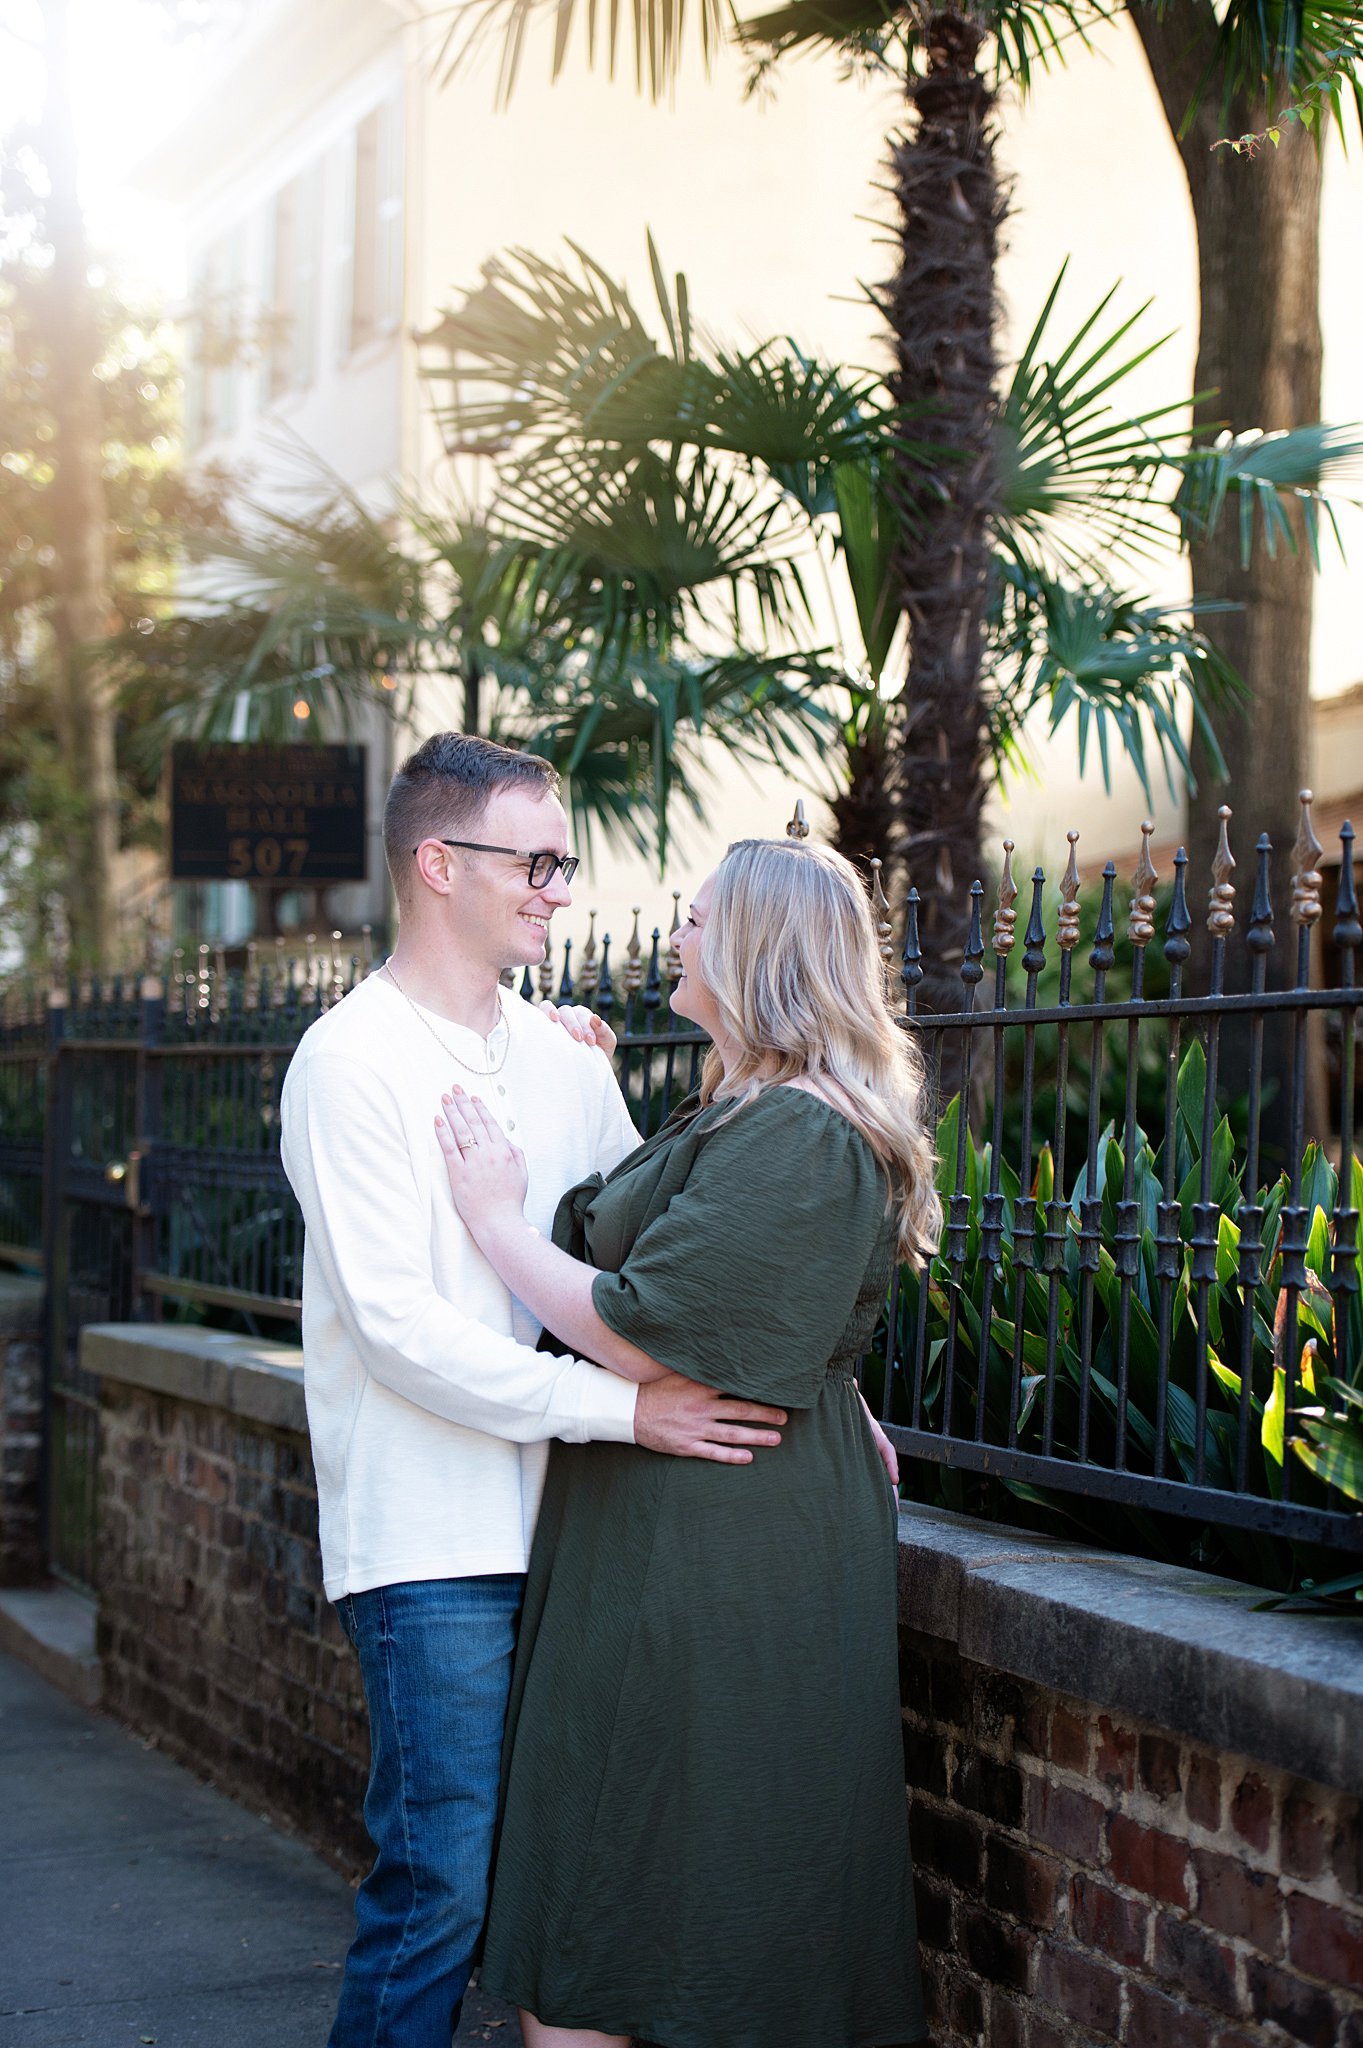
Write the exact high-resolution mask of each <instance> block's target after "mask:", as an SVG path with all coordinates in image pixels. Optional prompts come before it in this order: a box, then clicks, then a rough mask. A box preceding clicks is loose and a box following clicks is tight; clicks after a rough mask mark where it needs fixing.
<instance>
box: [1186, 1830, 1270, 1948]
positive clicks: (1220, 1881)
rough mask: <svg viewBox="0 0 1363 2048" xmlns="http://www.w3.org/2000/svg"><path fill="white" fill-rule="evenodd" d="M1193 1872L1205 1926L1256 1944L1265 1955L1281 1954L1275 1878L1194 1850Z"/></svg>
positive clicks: (1235, 1861) (1212, 1852)
mask: <svg viewBox="0 0 1363 2048" xmlns="http://www.w3.org/2000/svg"><path fill="white" fill-rule="evenodd" d="M1193 1871H1194V1874H1195V1875H1196V1878H1197V1917H1198V1919H1199V1920H1200V1921H1202V1923H1203V1925H1204V1926H1206V1927H1214V1928H1215V1929H1216V1931H1217V1932H1218V1933H1219V1934H1233V1935H1238V1936H1239V1937H1240V1938H1241V1939H1242V1940H1244V1941H1249V1942H1253V1944H1254V1946H1255V1948H1257V1949H1258V1950H1259V1951H1260V1953H1261V1954H1263V1955H1266V1956H1280V1955H1281V1954H1282V1952H1283V1900H1282V1892H1281V1889H1280V1888H1279V1885H1278V1881H1277V1879H1276V1878H1275V1877H1270V1876H1269V1875H1267V1874H1266V1873H1265V1872H1264V1871H1261V1870H1251V1869H1250V1867H1249V1866H1248V1864H1246V1863H1242V1862H1241V1861H1240V1859H1239V1857H1237V1856H1222V1855H1220V1854H1218V1853H1217V1851H1216V1850H1214V1849H1194V1851H1193Z"/></svg>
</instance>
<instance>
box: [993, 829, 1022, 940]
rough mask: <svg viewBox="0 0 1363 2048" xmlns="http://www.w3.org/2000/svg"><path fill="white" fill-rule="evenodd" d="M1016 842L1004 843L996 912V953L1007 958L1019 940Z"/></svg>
mask: <svg viewBox="0 0 1363 2048" xmlns="http://www.w3.org/2000/svg"><path fill="white" fill-rule="evenodd" d="M1014 844H1015V842H1014V841H1013V840H1011V839H1005V840H1004V842H1003V873H1002V874H1001V875H1000V876H999V907H998V909H997V910H996V911H995V912H994V951H995V953H996V954H1000V953H1001V954H1003V955H1004V956H1005V957H1006V956H1007V955H1008V954H1009V953H1011V952H1012V950H1013V946H1014V944H1015V942H1016V939H1017V926H1018V914H1017V911H1016V910H1015V909H1014V907H1013V906H1014V905H1015V904H1016V902H1017V900H1018V885H1017V883H1016V882H1015V881H1014V879H1013V848H1014Z"/></svg>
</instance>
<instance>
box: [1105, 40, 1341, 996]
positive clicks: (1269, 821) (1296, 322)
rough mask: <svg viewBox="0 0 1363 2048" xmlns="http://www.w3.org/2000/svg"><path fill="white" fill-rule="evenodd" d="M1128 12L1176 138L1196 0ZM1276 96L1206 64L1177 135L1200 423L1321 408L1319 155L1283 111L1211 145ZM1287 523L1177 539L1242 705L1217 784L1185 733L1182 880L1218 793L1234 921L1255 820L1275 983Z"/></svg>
mask: <svg viewBox="0 0 1363 2048" xmlns="http://www.w3.org/2000/svg"><path fill="white" fill-rule="evenodd" d="M1131 12H1132V20H1133V22H1134V24H1135V27H1136V30H1137V33H1138V34H1139V36H1140V38H1141V42H1142V45H1143V46H1144V49H1145V53H1146V57H1147V59H1148V61H1149V64H1150V69H1151V72H1152V74H1153V76H1154V79H1155V84H1156V86H1157V87H1158V90H1159V94H1160V99H1161V101H1162V103H1163V106H1164V111H1165V114H1166V116H1167V118H1168V121H1169V125H1170V127H1171V129H1172V130H1173V131H1174V134H1175V136H1176V137H1177V135H1178V129H1179V127H1180V126H1181V124H1182V123H1183V121H1184V118H1185V116H1186V115H1187V112H1188V109H1189V107H1190V106H1191V105H1192V103H1193V100H1194V98H1195V95H1196V92H1197V88H1198V86H1199V84H1200V83H1201V81H1202V79H1203V77H1204V76H1205V74H1206V70H1207V65H1208V63H1209V62H1210V60H1211V56H1212V52H1213V50H1214V47H1215V37H1216V33H1217V25H1216V19H1215V16H1214V14H1213V12H1212V8H1211V5H1210V0H1173V4H1172V5H1170V6H1169V7H1168V9H1167V10H1165V9H1157V8H1155V7H1153V6H1138V7H1134V8H1133V9H1132V11H1131ZM1287 96H1288V89H1287V88H1285V87H1284V88H1282V89H1281V90H1280V92H1278V93H1277V94H1276V95H1275V97H1273V98H1272V100H1271V101H1268V102H1266V101H1265V100H1263V99H1255V100H1251V99H1249V98H1247V97H1245V96H1243V95H1242V96H1239V97H1236V98H1234V99H1232V101H1231V103H1230V106H1229V109H1223V107H1222V102H1221V97H1220V88H1219V79H1218V78H1217V77H1216V76H1215V75H1213V77H1212V78H1211V80H1210V82H1209V90H1208V94H1207V98H1206V100H1205V102H1204V104H1203V105H1202V106H1201V107H1200V108H1199V110H1198V112H1197V113H1196V114H1195V115H1194V116H1193V118H1192V121H1191V123H1190V124H1189V127H1188V132H1187V134H1186V135H1185V136H1184V137H1183V138H1182V140H1181V141H1179V143H1178V149H1179V154H1180V156H1181V158H1182V160H1183V167H1184V170H1185V173H1186V175H1187V179H1188V190H1189V193H1190V195H1191V198H1192V204H1193V217H1194V220H1195V222H1196V227H1197V251H1198V283H1199V288H1200V294H1201V322H1200V327H1199V332H1198V351H1197V375H1196V389H1197V390H1198V391H1205V392H1207V393H1208V396H1207V397H1206V398H1205V399H1203V400H1202V402H1201V404H1200V405H1199V408H1198V417H1199V421H1200V422H1201V423H1202V424H1204V425H1205V424H1207V423H1209V422H1218V423H1221V424H1224V425H1226V426H1228V427H1230V428H1231V429H1232V430H1233V431H1235V432H1240V431H1242V430H1243V429H1245V428H1247V427H1262V428H1265V429H1267V430H1270V431H1271V430H1274V429H1280V428H1288V427H1297V426H1303V425H1306V424H1308V423H1310V422H1311V421H1314V420H1318V419H1319V418H1320V402H1321V335H1320V315H1319V298H1320V258H1319V230H1320V195H1321V161H1320V154H1319V152H1318V150H1317V148H1316V146H1315V143H1314V141H1313V140H1312V138H1311V136H1310V135H1308V134H1307V133H1306V132H1305V130H1303V129H1302V128H1300V127H1299V126H1296V125H1293V126H1290V127H1287V128H1285V129H1284V130H1283V140H1282V146H1281V148H1280V149H1277V150H1274V149H1272V148H1265V149H1264V150H1263V151H1262V152H1261V153H1260V155H1258V156H1257V157H1255V158H1254V159H1253V160H1252V161H1250V160H1247V159H1246V158H1245V157H1243V156H1237V155H1236V154H1235V153H1234V152H1233V151H1232V150H1229V149H1216V150H1214V149H1213V148H1212V146H1211V145H1212V144H1213V143H1214V142H1215V140H1216V138H1217V137H1218V136H1219V135H1226V134H1230V135H1240V134H1246V133H1250V132H1260V131H1262V130H1263V129H1264V128H1265V126H1266V125H1267V122H1268V120H1269V118H1270V117H1271V115H1272V114H1274V113H1276V112H1277V110H1278V108H1279V107H1280V106H1281V105H1282V102H1283V99H1284V98H1286V97H1287ZM1296 530H1297V539H1298V543H1299V545H1298V549H1297V552H1296V553H1295V554H1294V553H1292V552H1291V550H1290V549H1288V548H1285V547H1283V546H1282V545H1280V546H1279V548H1278V553H1277V558H1276V560H1274V559H1273V558H1272V557H1270V555H1269V552H1268V549H1267V547H1266V545H1265V542H1264V537H1263V527H1262V522H1259V523H1258V525H1257V528H1256V533H1255V538H1254V545H1253V549H1252V552H1251V555H1250V560H1249V563H1248V565H1247V566H1246V565H1245V564H1244V563H1242V560H1241V550H1240V524H1239V520H1238V518H1237V517H1236V507H1235V505H1234V504H1233V503H1231V504H1229V505H1227V507H1226V509H1225V511H1224V512H1223V514H1222V517H1221V520H1220V522H1219V524H1218V527H1217V530H1216V532H1215V533H1214V534H1213V535H1212V536H1211V537H1210V538H1209V539H1206V540H1200V541H1197V542H1196V543H1195V544H1194V545H1193V547H1192V550H1191V556H1192V578H1193V589H1194V590H1195V591H1196V593H1197V594H1198V595H1199V596H1200V597H1215V598H1225V599H1229V600H1231V601H1232V602H1233V603H1234V604H1235V605H1236V606H1237V607H1238V609H1237V610H1236V611H1235V612H1232V613H1228V614H1225V615H1224V616H1218V615H1216V614H1212V615H1211V616H1210V617H1208V618H1207V619H1206V620H1205V621H1204V631H1205V632H1206V634H1207V636H1208V638H1209V639H1211V640H1214V641H1215V642H1216V644H1217V646H1218V647H1220V648H1221V649H1223V650H1224V652H1225V653H1226V655H1227V656H1228V657H1229V658H1230V660H1231V661H1232V662H1234V664H1235V666H1236V668H1237V669H1238V670H1239V672H1240V674H1241V675H1242V676H1243V677H1244V679H1245V681H1246V682H1247V683H1248V685H1249V687H1250V691H1251V693H1252V694H1251V699H1250V703H1249V706H1248V716H1247V717H1243V718H1242V717H1239V716H1237V715H1235V714H1233V713H1232V714H1230V715H1228V716H1225V717H1223V718H1222V720H1221V721H1220V723H1219V726H1218V733H1217V737H1218V738H1219V739H1220V741H1221V745H1222V750H1223V752H1224V754H1225V757H1226V766H1227V769H1228V771H1229V772H1228V778H1227V782H1225V783H1217V782H1215V781H1214V780H1213V779H1212V771H1211V765H1210V763H1209V761H1208V759H1207V755H1206V750H1205V748H1204V747H1203V746H1202V745H1201V744H1200V743H1198V744H1195V746H1194V750H1193V764H1194V768H1195V771H1196V774H1197V780H1198V790H1197V795H1196V796H1195V797H1194V798H1192V799H1191V800H1190V803H1189V831H1188V853H1189V881H1190V883H1193V884H1195V885H1196V887H1197V888H1198V890H1199V891H1204V890H1205V889H1207V888H1208V887H1209V886H1210V883H1211V863H1212V857H1213V855H1214V853H1215V850H1216V837H1217V816H1216V813H1217V807H1218V805H1220V804H1222V803H1230V804H1232V805H1233V806H1234V810H1235V818H1234V822H1233V824H1232V828H1231V830H1232V844H1233V847H1234V850H1235V852H1236V857H1237V859H1238V860H1239V863H1240V872H1239V876H1238V877H1237V880H1238V881H1239V882H1240V884H1241V905H1242V919H1241V928H1242V929H1243V907H1244V906H1245V904H1246V902H1247V896H1246V892H1247V890H1248V888H1249V886H1250V885H1251V878H1252V874H1253V847H1254V842H1255V840H1256V839H1257V837H1258V835H1259V834H1260V833H1261V832H1267V833H1268V834H1269V836H1270V838H1271V839H1272V841H1273V866H1272V873H1273V909H1274V921H1275V931H1276V935H1277V940H1278V945H1277V949H1276V962H1275V966H1274V967H1273V968H1271V969H1270V975H1271V978H1275V979H1278V980H1279V981H1281V980H1283V979H1288V980H1290V979H1291V978H1292V976H1293V975H1294V974H1295V962H1296V943H1295V942H1296V932H1295V928H1294V927H1292V926H1290V925H1289V923H1288V919H1287V908H1288V902H1289V897H1290V890H1289V886H1288V877H1289V874H1290V871H1291V865H1292V862H1291V848H1292V842H1293V840H1294V838H1295V837H1296V832H1297V820H1298V805H1297V795H1298V791H1299V790H1300V789H1301V787H1302V785H1303V784H1304V783H1305V781H1306V780H1307V759H1308V756H1307V738H1308V718H1309V699H1310V677H1311V613H1312V602H1313V596H1314V591H1313V584H1314V569H1313V567H1312V562H1311V556H1310V552H1309V550H1308V549H1307V548H1306V547H1305V545H1304V544H1302V540H1303V536H1302V532H1301V527H1300V523H1299V522H1298V523H1297V528H1296ZM1204 900H1205V899H1204ZM1231 952H1232V954H1233V956H1234V958H1235V960H1236V962H1237V964H1238V969H1239V972H1238V975H1237V980H1238V982H1239V984H1240V985H1247V982H1246V971H1247V967H1248V955H1247V954H1246V953H1245V952H1244V949H1243V948H1242V947H1239V946H1233V947H1232V948H1231ZM1228 965H1229V962H1228Z"/></svg>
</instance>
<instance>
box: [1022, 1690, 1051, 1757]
mask: <svg viewBox="0 0 1363 2048" xmlns="http://www.w3.org/2000/svg"><path fill="white" fill-rule="evenodd" d="M1050 1725H1051V1701H1050V1695H1049V1693H1046V1692H1043V1691H1042V1690H1041V1689H1040V1687H1038V1686H1034V1685H1029V1686H1026V1687H1024V1689H1023V1695H1022V1707H1021V1710H1020V1712H1019V1714H1018V1718H1017V1720H1016V1722H1015V1723H1014V1725H1013V1747H1014V1749H1015V1750H1016V1751H1017V1752H1018V1754H1019V1755H1022V1756H1035V1757H1046V1756H1049V1754H1050Z"/></svg>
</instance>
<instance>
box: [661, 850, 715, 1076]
mask: <svg viewBox="0 0 1363 2048" xmlns="http://www.w3.org/2000/svg"><path fill="white" fill-rule="evenodd" d="M714 893H715V878H714V876H713V874H710V875H707V876H706V877H705V880H704V881H703V882H702V883H701V885H700V887H699V889H697V891H696V893H695V895H694V896H693V897H692V899H691V913H690V916H689V917H687V918H686V919H685V920H684V921H683V922H682V923H681V924H679V925H678V927H677V929H676V931H675V932H674V933H673V935H672V946H673V950H674V951H675V953H676V955H677V959H678V961H679V962H680V965H681V979H680V981H679V982H678V983H677V985H676V987H675V988H674V989H673V991H672V1010H673V1013H674V1015H676V1016H678V1017H689V1018H690V1020H691V1022H692V1023H693V1024H699V1026H700V1028H701V1030H702V1031H708V1032H709V1033H710V1035H711V1037H713V1036H714V1032H715V1025H716V1023H717V1022H718V1013H717V1011H716V1009H715V1005H714V1001H713V999H712V997H711V995H710V991H709V989H708V988H707V987H706V985H705V975H704V970H703V969H702V967H701V964H700V935H701V933H702V932H703V931H704V929H705V925H706V921H707V919H708V918H709V915H710V903H711V900H712V898H713V896H714Z"/></svg>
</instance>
